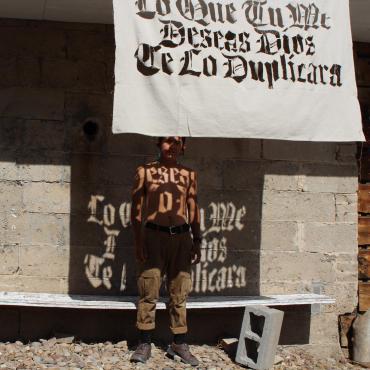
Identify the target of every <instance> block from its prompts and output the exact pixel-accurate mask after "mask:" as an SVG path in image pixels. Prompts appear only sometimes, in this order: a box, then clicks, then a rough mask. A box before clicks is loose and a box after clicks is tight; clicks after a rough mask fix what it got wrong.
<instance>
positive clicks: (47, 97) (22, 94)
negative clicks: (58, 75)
mask: <svg viewBox="0 0 370 370" xmlns="http://www.w3.org/2000/svg"><path fill="white" fill-rule="evenodd" d="M0 116H2V117H17V118H26V119H40V120H51V121H63V120H64V93H63V92H62V91H60V90H56V89H37V88H26V87H12V88H7V89H0Z"/></svg>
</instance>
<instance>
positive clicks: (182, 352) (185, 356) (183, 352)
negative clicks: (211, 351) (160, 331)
mask: <svg viewBox="0 0 370 370" xmlns="http://www.w3.org/2000/svg"><path fill="white" fill-rule="evenodd" d="M167 353H168V354H169V355H170V356H171V357H175V356H179V357H180V358H181V361H182V362H184V363H185V364H189V365H191V366H198V365H199V361H198V360H197V358H196V357H195V356H193V355H192V354H191V352H190V348H189V346H188V345H187V344H186V343H183V344H176V343H172V344H171V345H170V346H168V349H167Z"/></svg>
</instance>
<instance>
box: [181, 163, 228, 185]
mask: <svg viewBox="0 0 370 370" xmlns="http://www.w3.org/2000/svg"><path fill="white" fill-rule="evenodd" d="M181 164H183V165H184V166H186V167H189V168H191V169H193V170H195V171H197V173H198V185H199V187H202V188H203V189H205V188H207V189H208V188H213V189H221V188H222V185H223V181H222V180H223V179H222V177H223V175H224V173H225V170H224V166H223V164H222V162H220V161H217V160H213V159H208V158H199V159H191V158H187V157H186V156H185V158H183V159H181Z"/></svg>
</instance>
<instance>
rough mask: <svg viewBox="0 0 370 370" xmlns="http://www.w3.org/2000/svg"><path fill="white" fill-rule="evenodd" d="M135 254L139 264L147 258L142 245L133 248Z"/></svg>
mask: <svg viewBox="0 0 370 370" xmlns="http://www.w3.org/2000/svg"><path fill="white" fill-rule="evenodd" d="M135 252H136V259H137V260H138V261H139V262H142V263H143V262H145V261H146V260H147V258H148V255H147V253H146V251H145V248H144V246H143V244H137V245H136V246H135Z"/></svg>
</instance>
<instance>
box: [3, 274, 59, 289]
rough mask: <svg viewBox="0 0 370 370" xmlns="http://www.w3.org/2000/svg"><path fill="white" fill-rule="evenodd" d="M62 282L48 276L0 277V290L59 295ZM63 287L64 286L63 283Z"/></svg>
mask: <svg viewBox="0 0 370 370" xmlns="http://www.w3.org/2000/svg"><path fill="white" fill-rule="evenodd" d="M64 280H65V279H64ZM62 281H63V279H62V278H54V277H49V276H24V275H0V290H1V291H4V292H34V293H61V286H62ZM63 286H65V282H64V283H63ZM64 292H65V291H64Z"/></svg>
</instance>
